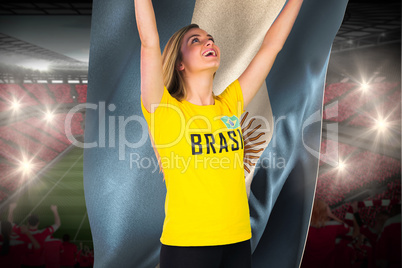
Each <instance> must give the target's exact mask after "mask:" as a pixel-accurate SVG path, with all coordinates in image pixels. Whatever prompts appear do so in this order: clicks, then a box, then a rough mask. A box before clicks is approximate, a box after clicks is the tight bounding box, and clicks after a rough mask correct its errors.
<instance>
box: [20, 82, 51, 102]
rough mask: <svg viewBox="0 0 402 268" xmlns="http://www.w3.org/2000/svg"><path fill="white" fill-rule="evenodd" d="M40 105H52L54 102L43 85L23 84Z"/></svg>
mask: <svg viewBox="0 0 402 268" xmlns="http://www.w3.org/2000/svg"><path fill="white" fill-rule="evenodd" d="M23 87H25V88H26V89H27V90H28V91H29V92H31V93H32V94H33V95H34V96H35V97H36V98H37V99H38V100H39V101H40V102H41V103H42V104H54V103H55V100H54V99H53V98H52V97H51V96H50V95H49V93H48V90H47V88H46V86H45V85H44V84H23Z"/></svg>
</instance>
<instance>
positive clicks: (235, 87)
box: [218, 79, 244, 113]
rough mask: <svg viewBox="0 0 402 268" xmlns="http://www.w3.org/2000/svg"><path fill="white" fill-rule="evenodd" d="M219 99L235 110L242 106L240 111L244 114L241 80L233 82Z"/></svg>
mask: <svg viewBox="0 0 402 268" xmlns="http://www.w3.org/2000/svg"><path fill="white" fill-rule="evenodd" d="M218 97H219V98H220V99H221V100H222V101H225V102H227V103H228V105H229V106H230V107H233V108H235V109H236V108H237V107H238V105H240V111H241V113H244V101H243V92H242V90H241V87H240V83H239V80H237V79H236V80H235V81H233V82H232V83H231V84H230V85H229V86H228V87H227V88H226V89H225V90H224V91H223V92H222V93H221V94H220V95H219V96H218Z"/></svg>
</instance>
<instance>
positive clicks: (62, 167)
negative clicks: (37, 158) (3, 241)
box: [2, 147, 92, 248]
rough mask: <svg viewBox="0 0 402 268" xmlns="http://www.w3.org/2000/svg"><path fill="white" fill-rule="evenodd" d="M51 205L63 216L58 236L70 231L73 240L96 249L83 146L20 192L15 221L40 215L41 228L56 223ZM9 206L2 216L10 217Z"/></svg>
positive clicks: (21, 221)
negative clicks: (89, 215) (56, 207)
mask: <svg viewBox="0 0 402 268" xmlns="http://www.w3.org/2000/svg"><path fill="white" fill-rule="evenodd" d="M50 205H57V206H58V211H59V215H60V219H61V226H60V228H59V229H58V230H57V231H56V232H55V233H54V237H55V238H60V239H61V238H62V237H63V234H69V235H70V240H71V242H73V243H75V244H77V246H79V243H80V242H83V244H84V245H88V246H90V247H91V248H92V236H91V230H90V227H89V221H88V215H87V210H86V206H85V198H84V185H83V149H81V148H77V147H74V148H73V149H72V150H71V151H69V152H68V153H66V155H64V157H63V158H62V159H61V160H60V161H58V162H57V163H55V164H54V165H53V166H52V167H51V168H50V169H49V170H48V171H46V172H45V173H44V174H42V175H41V176H40V177H38V178H36V179H35V180H34V181H32V182H31V183H30V184H29V186H28V187H27V188H26V190H25V191H24V192H23V193H21V194H19V197H18V200H17V208H16V209H15V212H14V222H15V223H17V224H21V223H26V219H27V217H28V216H29V215H30V214H31V213H32V214H37V215H38V216H39V219H40V223H39V229H41V228H44V227H46V226H49V225H52V224H53V223H54V217H53V213H52V211H51V210H50ZM7 211H8V210H7V209H6V210H5V211H3V215H2V218H3V219H4V218H6V217H7V214H6V212H7Z"/></svg>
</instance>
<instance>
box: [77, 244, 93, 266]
mask: <svg viewBox="0 0 402 268" xmlns="http://www.w3.org/2000/svg"><path fill="white" fill-rule="evenodd" d="M91 258H92V256H91V254H90V250H89V247H88V246H84V248H82V242H81V243H80V251H78V264H79V267H80V268H83V267H92V263H91Z"/></svg>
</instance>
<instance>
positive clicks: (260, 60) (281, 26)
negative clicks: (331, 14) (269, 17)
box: [239, 0, 303, 107]
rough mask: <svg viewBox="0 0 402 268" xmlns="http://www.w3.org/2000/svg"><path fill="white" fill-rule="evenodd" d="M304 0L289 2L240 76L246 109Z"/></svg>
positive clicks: (280, 47) (266, 73) (272, 62)
mask: <svg viewBox="0 0 402 268" xmlns="http://www.w3.org/2000/svg"><path fill="white" fill-rule="evenodd" d="M302 2H303V0H288V3H287V4H286V6H285V7H284V8H283V10H282V12H281V13H280V14H279V16H278V17H277V18H276V20H275V22H274V23H273V24H272V25H271V27H270V28H269V30H268V31H267V33H266V35H265V37H264V40H263V42H262V45H261V47H260V49H259V51H258V52H257V54H256V55H255V56H254V58H253V60H252V61H251V62H250V64H249V65H248V67H247V68H246V70H245V71H244V72H243V73H242V75H240V77H239V83H240V86H241V88H242V92H243V99H244V107H246V106H247V105H248V104H249V103H250V101H251V100H252V99H253V97H254V96H255V94H256V93H257V91H258V90H259V89H260V87H261V86H262V83H263V82H264V80H265V78H266V77H267V75H268V73H269V71H270V70H271V68H272V65H273V64H274V61H275V59H276V56H277V55H278V53H279V51H281V49H282V47H283V45H284V44H285V41H286V39H287V38H288V36H289V33H290V31H291V29H292V27H293V24H294V22H295V20H296V17H297V15H298V14H299V11H300V7H301V5H302Z"/></svg>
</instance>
